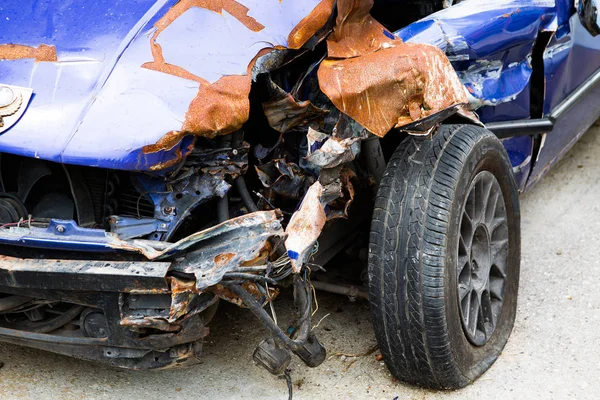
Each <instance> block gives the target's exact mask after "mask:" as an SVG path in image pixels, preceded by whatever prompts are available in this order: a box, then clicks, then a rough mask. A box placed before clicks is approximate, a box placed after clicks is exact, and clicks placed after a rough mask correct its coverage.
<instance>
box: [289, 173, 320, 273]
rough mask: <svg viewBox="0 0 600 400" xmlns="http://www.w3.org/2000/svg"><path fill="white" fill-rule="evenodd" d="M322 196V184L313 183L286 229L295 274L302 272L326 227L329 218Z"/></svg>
mask: <svg viewBox="0 0 600 400" xmlns="http://www.w3.org/2000/svg"><path fill="white" fill-rule="evenodd" d="M322 194H323V186H322V185H321V183H319V182H318V181H317V182H315V183H313V185H312V186H311V187H310V188H309V189H308V192H307V193H306V195H305V196H304V199H302V204H300V208H299V209H298V211H296V212H295V213H294V214H293V215H292V218H290V222H289V224H288V226H287V227H286V229H285V233H286V234H287V235H288V237H287V239H286V241H285V247H286V249H287V252H288V256H289V257H290V260H291V263H292V268H293V270H294V272H295V273H298V272H300V270H301V268H302V265H303V264H304V263H305V262H306V261H308V257H309V256H310V254H311V251H312V248H313V246H314V244H315V242H316V241H317V238H318V237H319V235H320V234H321V231H322V230H323V227H324V226H325V221H326V219H327V218H326V215H325V210H324V208H323V205H322V204H321V195H322Z"/></svg>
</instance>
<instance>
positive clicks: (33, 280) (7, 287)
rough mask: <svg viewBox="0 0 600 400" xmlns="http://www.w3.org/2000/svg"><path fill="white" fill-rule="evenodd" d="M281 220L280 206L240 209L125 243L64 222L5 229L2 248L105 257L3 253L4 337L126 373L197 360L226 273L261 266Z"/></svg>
mask: <svg viewBox="0 0 600 400" xmlns="http://www.w3.org/2000/svg"><path fill="white" fill-rule="evenodd" d="M279 218H280V215H279V214H278V212H276V211H261V212H255V213H251V214H246V215H244V216H241V217H238V218H233V219H231V220H229V221H226V222H224V223H222V224H219V225H216V226H213V227H211V228H209V229H206V230H203V231H200V232H198V233H196V234H193V235H191V236H188V237H186V238H184V239H182V240H180V241H178V242H175V243H165V242H152V241H147V240H131V241H123V240H120V239H118V238H116V237H114V236H111V235H110V234H104V233H103V234H102V235H98V234H97V232H93V231H95V230H93V229H84V228H79V227H77V225H75V224H74V223H69V222H68V221H52V223H51V224H50V225H49V226H48V227H47V228H36V227H23V226H21V227H19V228H11V229H3V230H2V231H1V232H0V242H3V243H5V244H7V243H11V244H12V243H13V242H12V241H15V242H17V243H19V244H21V246H23V244H26V245H28V247H32V246H33V247H35V246H38V247H39V246H40V245H41V244H42V243H44V245H45V247H46V248H48V247H54V248H59V249H63V250H65V249H66V250H75V249H78V250H81V249H86V250H91V249H95V250H96V251H98V250H101V251H102V253H101V254H99V253H96V254H95V255H94V253H87V254H90V255H91V256H90V257H89V258H90V259H85V260H84V259H81V258H88V257H81V254H82V253H81V252H79V253H76V254H78V255H79V258H80V259H77V260H75V259H66V258H64V259H55V258H52V259H49V258H41V257H39V258H34V257H27V258H20V257H9V256H0V293H3V296H4V297H1V298H0V312H2V313H3V314H5V316H7V318H3V319H4V321H3V322H0V340H2V341H4V342H8V343H13V344H17V345H25V346H29V347H34V348H38V349H43V350H48V351H52V352H55V353H60V354H65V355H69V356H74V357H77V358H82V359H89V360H96V361H103V362H106V363H108V364H111V365H114V366H118V367H124V368H132V369H152V368H169V367H175V366H183V365H189V364H193V363H195V362H197V358H198V356H199V355H200V352H201V349H202V339H203V338H204V337H205V336H206V335H207V334H208V328H207V327H206V324H207V323H208V322H209V321H210V319H211V318H212V316H213V315H214V313H215V311H216V306H217V303H218V300H219V295H220V294H221V292H222V286H221V285H220V283H227V282H239V280H232V279H229V278H228V276H229V275H228V273H229V274H230V276H231V277H236V278H237V277H239V273H238V275H236V273H235V272H232V271H239V270H240V268H243V267H241V266H245V265H256V263H257V262H260V261H263V262H264V257H265V254H266V255H268V254H269V249H271V248H272V246H271V245H270V243H271V241H277V240H278V239H279V238H282V237H283V235H284V234H283V230H282V227H281V225H280V221H279ZM59 227H60V228H59ZM50 244H53V245H54V246H50ZM6 248H8V246H6ZM17 249H18V251H19V252H21V251H22V250H23V247H21V248H17ZM107 249H111V250H112V251H113V254H107V252H106V250H107ZM59 254H61V255H62V254H64V255H65V256H66V255H68V254H71V253H69V252H64V251H62V252H60V253H59ZM99 256H102V257H103V258H111V260H106V259H103V260H94V258H98V257H99ZM109 256H110V257H109ZM244 283H245V284H248V283H251V282H244ZM217 284H219V285H217ZM217 286H219V287H220V290H219V289H217ZM246 286H247V285H246ZM13 310H14V314H11V312H13ZM6 311H8V312H9V313H8V314H7V313H6ZM17 312H18V313H17ZM16 315H18V316H21V317H19V318H16V317H13V316H16ZM23 315H27V317H28V318H23V317H22V316H23Z"/></svg>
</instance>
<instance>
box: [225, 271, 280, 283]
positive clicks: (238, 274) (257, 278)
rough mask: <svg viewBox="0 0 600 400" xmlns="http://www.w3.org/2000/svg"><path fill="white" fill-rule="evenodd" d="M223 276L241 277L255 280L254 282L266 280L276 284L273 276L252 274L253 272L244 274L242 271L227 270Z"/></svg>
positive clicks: (230, 277)
mask: <svg viewBox="0 0 600 400" xmlns="http://www.w3.org/2000/svg"><path fill="white" fill-rule="evenodd" d="M223 278H227V279H242V280H248V281H256V282H266V283H269V284H271V285H277V281H276V280H275V279H273V278H267V277H266V276H262V275H254V274H245V273H243V272H228V273H226V274H225V275H223Z"/></svg>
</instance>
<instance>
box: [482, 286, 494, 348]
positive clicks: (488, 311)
mask: <svg viewBox="0 0 600 400" xmlns="http://www.w3.org/2000/svg"><path fill="white" fill-rule="evenodd" d="M481 314H482V316H483V323H482V325H483V329H482V330H483V332H484V333H485V337H486V339H487V337H488V334H489V335H491V333H492V332H493V331H494V328H495V327H496V319H497V316H495V315H494V312H493V310H492V298H491V296H490V290H489V283H488V287H487V288H486V289H485V290H484V291H483V293H481Z"/></svg>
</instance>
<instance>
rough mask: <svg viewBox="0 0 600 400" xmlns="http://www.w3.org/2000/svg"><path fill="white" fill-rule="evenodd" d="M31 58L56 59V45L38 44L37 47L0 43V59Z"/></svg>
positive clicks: (46, 60) (50, 60)
mask: <svg viewBox="0 0 600 400" xmlns="http://www.w3.org/2000/svg"><path fill="white" fill-rule="evenodd" d="M24 58H33V59H35V61H37V62H53V61H57V60H58V57H57V56H56V47H54V46H49V45H46V44H40V45H39V46H38V47H33V46H24V45H21V44H0V60H21V59H24Z"/></svg>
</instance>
